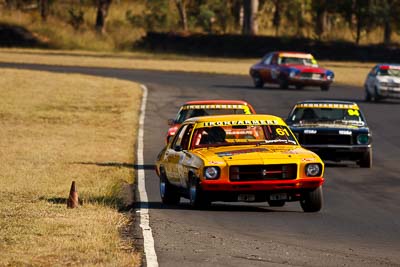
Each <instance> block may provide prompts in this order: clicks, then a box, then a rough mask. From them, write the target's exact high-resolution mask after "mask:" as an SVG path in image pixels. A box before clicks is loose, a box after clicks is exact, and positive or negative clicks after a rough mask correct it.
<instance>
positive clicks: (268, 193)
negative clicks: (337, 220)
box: [156, 114, 324, 212]
mask: <svg viewBox="0 0 400 267" xmlns="http://www.w3.org/2000/svg"><path fill="white" fill-rule="evenodd" d="M156 171H157V174H158V176H159V177H160V194H161V200H162V202H163V203H164V204H178V203H179V201H180V198H181V197H184V198H187V199H189V201H190V205H191V206H193V207H195V208H201V207H206V206H208V205H210V204H211V202H213V201H228V202H234V201H242V202H268V203H269V205H270V206H274V207H281V206H284V205H285V203H286V202H288V201H299V202H300V205H301V207H302V209H303V210H304V211H305V212H317V211H319V210H320V209H321V207H322V204H323V197H322V184H323V182H324V178H323V174H324V164H323V162H322V161H321V159H320V158H319V157H318V155H317V154H315V153H314V152H311V151H309V150H306V149H304V148H302V147H301V146H300V145H299V143H298V142H297V140H296V138H295V136H294V135H293V133H292V132H291V130H290V129H289V128H288V127H287V125H286V124H285V122H284V121H283V120H282V119H281V118H279V117H276V116H271V115H255V114H254V115H221V116H207V117H196V118H192V119H188V120H186V121H185V122H184V123H183V124H182V125H181V127H180V128H179V129H178V131H177V132H176V134H175V136H174V138H173V140H172V141H171V142H169V143H168V145H166V146H165V147H164V149H162V151H161V152H160V153H159V155H158V157H157V162H156Z"/></svg>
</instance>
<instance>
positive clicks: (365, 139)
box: [357, 134, 369, 145]
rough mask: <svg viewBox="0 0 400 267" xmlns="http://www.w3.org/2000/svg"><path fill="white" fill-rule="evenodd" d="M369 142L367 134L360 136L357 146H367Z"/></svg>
mask: <svg viewBox="0 0 400 267" xmlns="http://www.w3.org/2000/svg"><path fill="white" fill-rule="evenodd" d="M368 142H369V136H368V135H367V134H359V135H358V136H357V144H359V145H366V144H368Z"/></svg>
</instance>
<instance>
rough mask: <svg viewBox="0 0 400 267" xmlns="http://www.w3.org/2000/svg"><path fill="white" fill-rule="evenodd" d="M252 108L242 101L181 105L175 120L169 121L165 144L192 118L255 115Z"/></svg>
mask: <svg viewBox="0 0 400 267" xmlns="http://www.w3.org/2000/svg"><path fill="white" fill-rule="evenodd" d="M255 113H256V111H255V110H254V108H253V107H252V106H251V105H250V104H249V103H247V102H246V101H242V100H196V101H189V102H186V103H185V104H183V105H182V106H181V107H180V108H179V111H178V114H177V115H176V117H175V119H169V120H168V125H169V126H170V128H169V129H168V133H167V138H166V142H167V143H168V141H169V140H170V138H171V136H173V135H174V134H175V132H176V131H177V130H178V128H179V126H180V125H181V124H182V123H183V122H184V121H185V120H187V119H189V118H193V117H201V116H210V115H225V114H255Z"/></svg>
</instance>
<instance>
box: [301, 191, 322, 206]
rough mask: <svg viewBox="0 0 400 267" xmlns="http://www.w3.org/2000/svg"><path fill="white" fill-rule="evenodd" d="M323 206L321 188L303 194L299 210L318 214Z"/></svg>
mask: <svg viewBox="0 0 400 267" xmlns="http://www.w3.org/2000/svg"><path fill="white" fill-rule="evenodd" d="M322 204H323V197H322V187H321V186H320V187H317V188H316V189H314V190H313V191H309V192H305V193H303V195H302V199H301V200H300V205H301V208H302V209H303V211H304V212H318V211H320V210H321V208H322Z"/></svg>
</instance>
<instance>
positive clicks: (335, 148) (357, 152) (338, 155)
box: [302, 144, 372, 161]
mask: <svg viewBox="0 0 400 267" xmlns="http://www.w3.org/2000/svg"><path fill="white" fill-rule="evenodd" d="M302 146H303V147H304V148H306V149H308V150H311V151H313V152H315V153H316V154H318V156H320V157H321V159H324V160H334V161H338V160H353V161H354V160H359V159H360V158H362V157H363V156H364V154H365V153H368V152H370V150H371V147H372V146H371V144H369V145H348V146H346V145H302Z"/></svg>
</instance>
